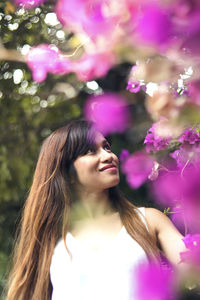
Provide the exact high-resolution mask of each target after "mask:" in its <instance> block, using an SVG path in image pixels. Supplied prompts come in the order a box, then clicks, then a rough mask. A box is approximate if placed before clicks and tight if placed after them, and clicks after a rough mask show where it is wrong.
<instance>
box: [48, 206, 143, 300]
mask: <svg viewBox="0 0 200 300" xmlns="http://www.w3.org/2000/svg"><path fill="white" fill-rule="evenodd" d="M139 211H140V212H141V213H142V214H143V215H145V208H144V207H142V208H139ZM140 216H141V218H142V220H143V222H144V223H145V219H144V218H143V216H142V215H141V214H140ZM145 225H146V226H147V224H146V223H145ZM66 244H67V246H68V248H69V250H70V252H71V254H72V260H70V257H69V254H68V252H67V250H66V248H65V246H64V242H63V240H60V241H59V242H58V243H57V245H56V247H55V249H54V253H53V256H52V261H51V267H50V277H51V283H52V286H53V293H52V298H51V299H52V300H135V299H136V297H135V296H134V290H135V289H134V284H136V283H135V281H136V278H135V274H134V270H135V269H136V268H137V266H138V265H139V264H140V263H141V262H143V261H147V255H146V253H145V252H144V250H143V249H142V247H141V246H140V245H139V244H138V243H137V242H136V241H135V240H134V239H133V238H132V237H131V236H130V235H129V234H128V232H127V231H126V228H125V227H124V226H123V227H122V229H121V230H120V232H119V233H118V234H117V236H116V237H115V238H114V239H112V241H111V242H110V243H109V244H108V245H106V247H103V248H102V249H101V250H100V251H98V253H97V252H94V251H93V250H88V249H86V248H84V247H81V246H80V243H79V241H78V240H76V239H75V238H74V237H73V236H72V235H71V234H70V233H68V234H67V237H66Z"/></svg>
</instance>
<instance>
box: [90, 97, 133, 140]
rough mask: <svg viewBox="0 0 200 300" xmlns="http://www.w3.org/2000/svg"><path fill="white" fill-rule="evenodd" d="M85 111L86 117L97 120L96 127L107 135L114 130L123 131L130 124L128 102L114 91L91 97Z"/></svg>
mask: <svg viewBox="0 0 200 300" xmlns="http://www.w3.org/2000/svg"><path fill="white" fill-rule="evenodd" d="M84 112H85V117H86V119H87V120H89V121H93V122H95V127H96V129H97V130H98V131H100V132H102V134H103V135H105V136H106V135H107V134H109V133H112V132H123V131H124V130H125V129H127V127H128V125H129V120H130V114H129V110H128V106H127V102H126V100H125V99H124V98H123V97H122V96H119V95H117V94H114V93H106V94H103V95H98V96H92V97H90V98H89V100H88V101H87V102H86V105H85V108H84Z"/></svg>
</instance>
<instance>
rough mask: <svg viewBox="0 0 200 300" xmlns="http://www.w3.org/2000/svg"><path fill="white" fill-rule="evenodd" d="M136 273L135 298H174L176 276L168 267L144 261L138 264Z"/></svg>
mask: <svg viewBox="0 0 200 300" xmlns="http://www.w3.org/2000/svg"><path fill="white" fill-rule="evenodd" d="M136 274H137V284H136V289H137V290H136V299H139V300H147V299H148V300H173V299H174V300H175V299H176V294H177V292H176V278H175V276H174V275H173V273H172V271H171V270H170V269H169V268H166V267H165V268H164V267H162V266H160V265H158V264H155V263H148V264H147V263H146V264H142V265H140V266H139V268H138V270H137V273H136Z"/></svg>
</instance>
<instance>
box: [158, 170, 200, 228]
mask: <svg viewBox="0 0 200 300" xmlns="http://www.w3.org/2000/svg"><path fill="white" fill-rule="evenodd" d="M199 178H200V164H196V165H195V166H193V165H191V166H190V167H188V168H184V169H177V170H170V171H165V172H163V173H162V174H160V176H159V177H158V178H157V180H156V181H154V182H153V184H152V191H153V195H154V198H155V200H156V201H157V202H158V203H160V204H163V205H164V206H171V207H174V206H177V205H178V206H180V207H181V210H182V216H184V218H185V220H186V222H187V224H188V225H189V227H190V229H191V230H192V231H199V228H200V218H199V216H200V185H199ZM180 217H181V216H180Z"/></svg>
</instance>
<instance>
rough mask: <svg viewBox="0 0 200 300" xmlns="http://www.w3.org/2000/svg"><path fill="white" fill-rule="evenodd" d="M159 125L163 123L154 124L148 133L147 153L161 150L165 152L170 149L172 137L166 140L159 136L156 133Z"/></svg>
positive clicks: (145, 141) (146, 138) (146, 140)
mask: <svg viewBox="0 0 200 300" xmlns="http://www.w3.org/2000/svg"><path fill="white" fill-rule="evenodd" d="M163 119H164V118H163ZM159 125H161V122H157V123H154V124H153V125H152V127H151V128H150V129H149V130H148V132H147V135H146V137H145V140H144V144H145V145H146V151H147V153H149V152H151V151H152V152H158V151H160V150H164V149H167V148H168V147H169V143H170V141H171V137H168V138H164V137H162V136H159V135H158V134H157V132H156V129H157V127H158V126H159Z"/></svg>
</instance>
